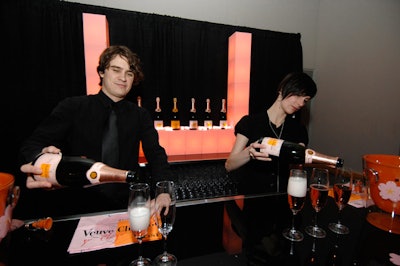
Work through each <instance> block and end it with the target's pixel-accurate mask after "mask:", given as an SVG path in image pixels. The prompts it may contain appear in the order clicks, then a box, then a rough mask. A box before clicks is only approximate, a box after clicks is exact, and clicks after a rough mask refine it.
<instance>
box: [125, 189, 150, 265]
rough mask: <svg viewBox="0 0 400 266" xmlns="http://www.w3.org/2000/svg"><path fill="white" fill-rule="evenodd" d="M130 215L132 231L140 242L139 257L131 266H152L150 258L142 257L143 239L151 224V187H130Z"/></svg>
mask: <svg viewBox="0 0 400 266" xmlns="http://www.w3.org/2000/svg"><path fill="white" fill-rule="evenodd" d="M129 189H130V190H129V199H128V215H129V223H130V226H131V231H132V232H133V235H134V236H135V238H136V239H137V240H138V247H139V248H138V249H139V256H138V258H137V259H135V260H133V261H132V262H131V263H130V264H129V265H130V266H143V265H151V261H150V259H148V258H144V257H143V256H142V239H143V238H144V237H145V236H146V235H147V228H148V227H149V224H150V186H149V185H148V184H146V183H135V184H132V185H131V186H130V187H129Z"/></svg>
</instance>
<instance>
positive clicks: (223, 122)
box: [219, 99, 228, 129]
mask: <svg viewBox="0 0 400 266" xmlns="http://www.w3.org/2000/svg"><path fill="white" fill-rule="evenodd" d="M219 126H220V128H221V129H225V128H226V127H227V126H228V122H227V120H226V100H225V99H222V106H221V111H220V112H219Z"/></svg>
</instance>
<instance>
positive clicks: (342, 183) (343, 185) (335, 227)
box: [328, 168, 353, 235]
mask: <svg viewBox="0 0 400 266" xmlns="http://www.w3.org/2000/svg"><path fill="white" fill-rule="evenodd" d="M352 190H353V171H352V170H350V169H345V168H337V169H336V172H335V177H334V183H333V195H334V198H335V202H336V205H337V206H338V209H339V210H338V220H337V222H336V223H329V225H328V227H329V229H330V230H331V231H332V232H334V233H336V234H339V235H346V234H348V233H350V230H349V228H348V227H347V226H345V225H344V224H342V222H341V213H342V210H343V208H344V207H346V205H347V203H348V202H349V199H350V196H351V192H352Z"/></svg>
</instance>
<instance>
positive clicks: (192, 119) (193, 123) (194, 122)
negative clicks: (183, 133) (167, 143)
mask: <svg viewBox="0 0 400 266" xmlns="http://www.w3.org/2000/svg"><path fill="white" fill-rule="evenodd" d="M191 100H192V108H190V116H189V129H192V130H195V129H197V128H198V126H199V121H198V119H197V114H196V107H195V99H194V98H192V99H191Z"/></svg>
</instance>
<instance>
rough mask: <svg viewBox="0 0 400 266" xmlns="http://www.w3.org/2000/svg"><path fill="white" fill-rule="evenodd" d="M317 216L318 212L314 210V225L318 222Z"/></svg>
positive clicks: (316, 225)
mask: <svg viewBox="0 0 400 266" xmlns="http://www.w3.org/2000/svg"><path fill="white" fill-rule="evenodd" d="M317 217H318V212H317V211H316V212H315V219H314V227H318V222H317Z"/></svg>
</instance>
